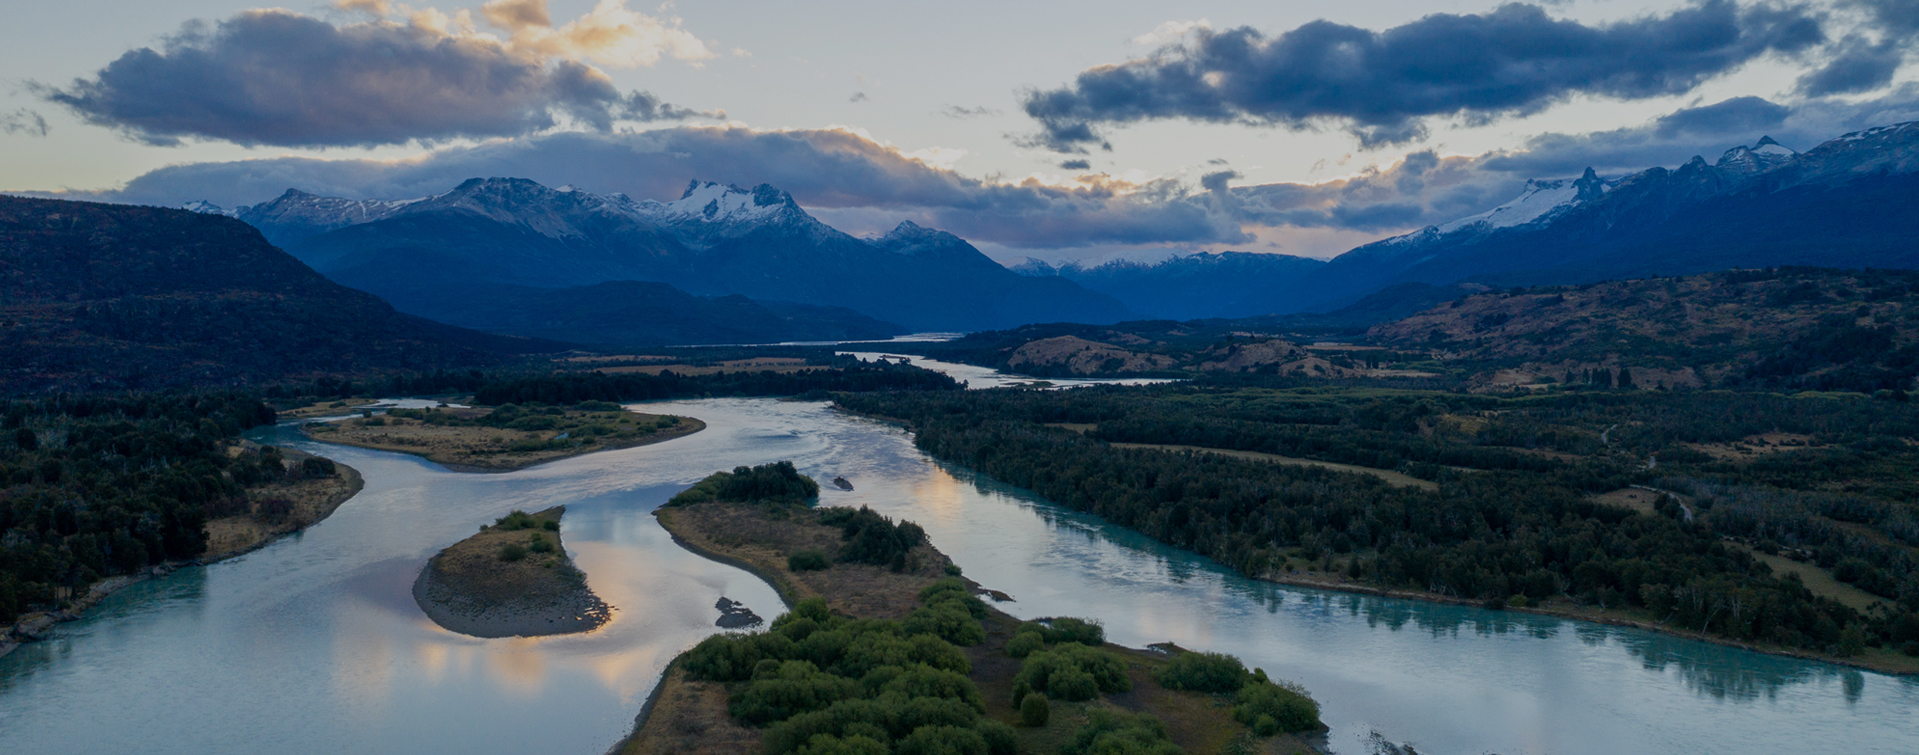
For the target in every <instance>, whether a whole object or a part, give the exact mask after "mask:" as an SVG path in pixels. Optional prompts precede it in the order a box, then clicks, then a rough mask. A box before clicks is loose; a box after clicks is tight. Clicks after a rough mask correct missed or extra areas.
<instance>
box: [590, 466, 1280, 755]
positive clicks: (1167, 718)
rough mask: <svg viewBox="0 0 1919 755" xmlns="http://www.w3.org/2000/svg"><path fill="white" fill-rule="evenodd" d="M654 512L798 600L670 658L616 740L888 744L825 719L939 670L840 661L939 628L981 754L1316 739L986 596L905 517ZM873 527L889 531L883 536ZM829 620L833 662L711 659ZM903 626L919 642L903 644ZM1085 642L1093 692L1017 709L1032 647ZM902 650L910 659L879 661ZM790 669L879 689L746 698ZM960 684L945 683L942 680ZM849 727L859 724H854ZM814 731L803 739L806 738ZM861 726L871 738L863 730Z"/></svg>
mask: <svg viewBox="0 0 1919 755" xmlns="http://www.w3.org/2000/svg"><path fill="white" fill-rule="evenodd" d="M658 516H659V520H660V523H661V525H662V526H663V527H665V528H666V529H667V530H668V531H669V532H671V533H672V534H673V535H674V536H675V537H676V538H677V539H678V540H679V541H680V542H682V543H683V544H685V545H687V546H688V547H689V548H690V549H692V550H694V551H695V552H698V553H701V554H703V555H707V556H709V557H714V558H716V559H718V560H722V561H725V562H727V563H732V564H735V565H740V566H743V567H745V568H748V569H749V570H751V571H753V572H754V573H756V574H758V575H760V576H761V577H762V578H764V579H766V580H767V581H768V582H769V583H771V584H772V585H773V586H774V587H775V588H776V589H777V590H779V591H780V593H781V595H782V596H783V597H785V598H786V599H787V600H788V601H789V602H790V603H791V604H792V605H793V607H794V611H793V612H792V613H789V614H787V615H786V616H783V617H781V618H780V619H778V620H776V621H775V622H774V623H773V626H772V628H771V631H770V632H766V633H754V634H749V635H731V636H721V637H720V638H716V639H710V640H708V641H707V642H706V643H703V644H702V645H701V646H700V647H699V648H695V649H694V650H693V651H689V652H688V653H686V654H683V655H682V656H681V657H679V658H677V659H675V661H674V662H673V663H672V665H671V666H670V667H669V668H668V670H667V672H666V673H665V674H664V676H663V679H662V680H661V683H660V687H659V689H658V690H657V691H656V692H655V695H654V698H653V700H652V701H651V702H650V703H649V706H648V710H647V711H646V712H645V713H644V714H643V715H642V717H641V720H640V722H639V725H638V727H637V728H636V730H635V731H634V733H633V735H632V736H631V737H629V738H628V740H627V741H626V742H625V743H623V744H622V745H621V747H620V748H619V749H618V750H617V752H620V753H623V754H629V755H637V754H640V753H738V752H754V751H759V752H793V751H804V752H813V751H816V750H817V751H822V752H824V751H834V752H837V751H841V750H825V749H819V748H823V747H828V746H832V747H840V746H844V747H849V748H853V747H862V746H884V745H883V743H882V742H880V741H878V740H882V739H885V738H886V737H887V734H882V733H880V732H878V731H877V730H867V729H860V728H859V727H860V726H862V725H860V724H853V725H851V726H852V728H850V729H835V728H833V726H836V725H837V724H830V723H823V721H825V719H827V718H832V717H834V716H844V715H860V714H859V711H861V710H866V709H865V708H861V707H860V706H863V705H864V706H870V705H883V704H886V703H885V702H884V701H886V700H893V701H894V703H895V704H900V705H906V704H907V703H905V702H902V701H901V700H900V699H897V698H888V697H886V695H887V694H900V693H897V691H896V692H895V693H885V692H883V691H880V690H883V689H893V688H895V687H898V685H899V684H901V683H900V682H897V681H895V682H890V683H882V682H876V681H875V680H876V679H881V680H884V679H894V678H895V676H896V675H898V676H905V675H911V674H924V675H927V678H928V679H931V678H934V677H938V676H939V674H938V673H936V672H935V671H934V670H923V671H911V672H909V671H901V670H897V669H896V670H891V671H888V670H886V669H884V668H872V669H868V668H867V667H866V666H868V665H871V664H870V663H868V664H866V665H862V664H861V663H860V662H857V661H854V660H849V659H851V658H854V657H856V656H857V657H865V656H863V655H861V653H863V652H866V651H861V650H858V649H857V648H859V647H861V643H862V642H874V643H879V644H880V645H882V646H885V645H888V643H892V644H894V645H898V646H899V647H906V646H907V645H908V644H912V643H920V645H913V646H914V647H920V646H921V645H924V644H926V643H930V642H932V640H931V637H927V636H925V635H932V636H936V637H938V638H940V639H941V640H944V642H940V643H937V646H942V647H947V648H950V649H951V655H950V657H948V658H947V660H945V661H938V660H925V659H922V660H921V661H920V663H921V664H926V663H931V664H933V665H935V666H938V667H939V668H940V669H944V670H948V671H952V672H953V673H954V674H956V675H957V674H963V676H964V680H965V682H966V683H965V684H964V685H962V686H963V689H955V690H951V691H950V694H949V697H952V698H953V699H959V700H964V701H968V703H967V705H963V706H958V707H959V708H963V710H959V713H958V715H960V716H961V717H962V718H965V719H966V720H967V721H971V723H963V724H962V723H955V722H949V724H950V725H946V726H943V727H936V728H942V730H950V731H946V732H945V733H944V734H942V735H941V736H943V737H944V738H946V739H947V740H950V743H958V744H954V745H953V746H954V747H956V748H957V749H952V750H951V751H953V752H970V751H972V750H969V749H967V748H968V747H971V746H973V745H970V744H965V743H970V742H976V741H977V742H980V744H978V746H979V747H981V748H984V749H980V750H979V752H982V753H988V752H992V753H997V752H1003V751H1011V752H1022V753H1053V752H1082V751H1089V750H1088V749H1087V748H1088V747H1093V746H1094V745H1093V744H1092V742H1093V740H1095V739H1098V740H1099V741H1101V742H1108V743H1109V744H1110V743H1111V742H1116V741H1119V740H1121V739H1126V740H1127V741H1128V742H1129V743H1130V744H1128V745H1127V746H1128V747H1132V749H1124V750H1115V752H1129V753H1130V752H1172V751H1183V752H1205V753H1213V752H1244V753H1254V752H1270V753H1295V752H1311V751H1312V747H1311V745H1310V744H1309V743H1308V741H1307V740H1306V739H1303V738H1301V736H1300V735H1295V734H1277V735H1273V734H1272V732H1271V729H1267V732H1268V734H1269V735H1268V736H1259V734H1258V733H1257V732H1255V731H1254V728H1253V726H1251V725H1249V724H1251V723H1258V721H1256V720H1253V719H1254V717H1253V716H1246V718H1248V719H1249V720H1248V722H1246V723H1242V722H1241V721H1239V720H1236V719H1235V716H1234V708H1235V705H1236V703H1237V700H1236V698H1235V696H1234V693H1233V692H1231V691H1230V690H1228V691H1224V692H1220V691H1194V690H1182V689H1174V688H1170V687H1169V686H1167V685H1166V684H1163V683H1162V679H1166V678H1168V674H1169V673H1170V672H1169V671H1168V667H1169V666H1172V665H1175V664H1176V663H1180V662H1179V661H1176V660H1175V659H1176V657H1177V656H1178V654H1179V651H1177V650H1173V651H1172V652H1170V653H1169V652H1159V651H1152V650H1138V649H1131V648H1124V647H1120V646H1117V645H1113V644H1110V643H1105V642H1104V640H1103V632H1101V631H1100V630H1099V628H1098V627H1097V625H1091V624H1085V623H1082V622H1077V621H1074V620H1070V619H1062V620H1055V621H1053V622H1052V623H1051V624H1041V623H1035V622H1021V621H1020V620H1019V619H1017V618H1014V617H1013V616H1011V615H1009V614H1006V613H1005V612H1003V611H1000V610H997V609H995V608H993V607H992V606H990V605H987V604H986V603H984V602H982V601H981V600H979V598H978V597H977V596H978V595H980V594H984V593H985V591H983V590H982V589H981V588H980V586H979V585H977V584H975V583H972V582H971V581H968V580H964V579H963V578H961V577H959V576H957V575H958V571H959V570H958V569H957V568H956V567H954V566H952V564H951V561H950V560H949V559H948V558H946V557H945V556H944V555H943V554H941V553H940V552H939V551H938V550H937V549H936V548H934V547H933V546H932V544H931V543H928V542H925V540H924V537H923V533H919V531H918V528H917V527H916V526H914V525H912V524H911V523H910V522H899V523H893V522H888V521H885V520H883V519H882V518H880V517H878V516H877V515H874V514H871V513H870V512H863V513H862V512H850V511H849V510H846V509H818V508H812V507H809V506H808V505H806V504H804V503H794V502H784V503H782V502H773V503H767V502H753V503H745V502H740V501H737V500H733V501H729V500H722V499H708V500H694V501H683V502H681V503H680V504H679V505H669V506H667V507H664V508H662V509H661V510H660V511H659V512H658ZM878 522H884V524H879V523H878ZM876 533H877V534H876ZM888 538H890V540H889V539H888ZM882 541H885V542H890V543H892V545H891V546H884V545H876V543H880V542H882ZM888 547H890V548H891V550H890V551H889V550H888ZM968 627H972V628H968ZM816 632H818V633H824V634H821V635H818V636H821V637H822V639H819V640H808V639H805V638H806V637H810V636H815V634H814V633H816ZM835 632H841V633H847V636H848V637H850V638H851V639H850V643H851V644H849V645H848V646H847V648H848V649H847V650H845V651H844V652H843V653H841V654H839V655H836V656H835V657H837V658H838V659H839V660H837V661H831V662H828V661H826V660H825V659H824V658H822V657H812V658H813V660H811V661H807V660H790V659H789V660H785V661H774V660H765V659H762V660H760V661H758V662H757V664H750V665H751V666H752V667H751V668H750V669H748V668H734V669H733V671H731V672H727V671H723V670H719V671H716V670H715V669H716V667H715V665H714V659H715V658H718V657H721V656H725V655H726V654H729V653H734V652H737V651H739V650H740V649H741V648H745V647H747V646H748V645H751V644H752V643H759V642H771V643H774V644H778V643H781V642H785V640H782V639H779V638H780V637H791V636H802V639H801V640H800V641H799V642H800V643H801V644H802V645H804V644H807V643H813V644H818V643H820V642H828V643H829V644H830V643H834V642H838V641H839V640H826V639H823V638H824V637H825V636H828V635H832V633H835ZM871 638H877V639H871ZM908 639H911V640H912V643H906V642H905V641H906V640H908ZM893 652H902V653H913V652H919V651H908V650H898V651H893ZM927 652H929V653H931V656H930V657H932V658H937V657H944V656H941V653H943V652H945V651H937V652H936V651H927ZM1049 654H1051V655H1049ZM1079 656H1084V659H1091V660H1090V661H1087V662H1089V663H1094V664H1095V665H1097V666H1098V667H1100V668H1103V669H1106V676H1104V677H1102V678H1101V681H1100V682H1099V684H1100V690H1099V691H1098V692H1092V691H1091V690H1084V691H1081V692H1079V693H1074V692H1072V691H1071V690H1069V689H1068V686H1069V685H1068V683H1067V682H1065V681H1056V682H1055V686H1054V687H1053V688H1052V689H1051V691H1049V692H1044V693H1042V694H1043V696H1044V697H1047V698H1050V699H1049V700H1048V701H1047V703H1046V704H1045V706H1043V707H1046V708H1047V711H1048V713H1047V715H1046V716H1045V720H1044V722H1035V721H1034V720H1033V719H1030V718H1024V717H1023V715H1022V711H1021V709H1020V707H1019V705H1018V703H1019V702H1023V701H1024V698H1025V696H1026V695H1027V694H1032V693H1033V690H1032V689H1030V688H1031V687H1032V680H1035V679H1045V678H1048V677H1046V676H1045V675H1043V674H1042V675H1039V676H1035V674H1036V672H1035V671H1033V670H1031V669H1033V668H1034V665H1033V664H1034V663H1036V662H1037V663H1042V664H1043V663H1046V662H1047V661H1044V660H1036V659H1043V658H1048V657H1051V658H1054V659H1055V661H1057V660H1058V659H1060V658H1067V657H1079ZM726 657H732V656H726ZM809 657H811V656H809ZM887 657H892V656H887ZM914 657H918V656H914ZM1193 657H1194V658H1195V659H1197V658H1201V657H1202V656H1199V655H1197V654H1195V655H1194V656H1193ZM1205 658H1207V659H1209V660H1210V659H1213V658H1214V657H1211V656H1205ZM1084 659H1082V660H1084ZM1227 660H1229V661H1230V659H1227ZM816 661H817V662H818V665H815V662H816ZM896 662H905V661H888V662H887V663H896ZM874 663H878V662H877V661H875V662H874ZM905 663H907V666H908V667H912V668H917V667H918V666H915V665H914V664H913V663H911V662H905ZM769 664H770V665H769ZM1230 665H1231V667H1232V668H1234V669H1238V671H1237V672H1236V673H1238V674H1240V675H1241V676H1243V677H1247V678H1246V684H1247V687H1248V688H1251V687H1254V686H1256V683H1254V682H1253V681H1252V678H1251V677H1250V676H1249V675H1247V674H1246V672H1244V670H1243V669H1240V668H1239V666H1238V662H1237V661H1230ZM1060 673H1066V674H1068V675H1071V674H1072V673H1074V672H1055V675H1054V676H1053V677H1051V678H1053V679H1056V680H1059V679H1064V678H1066V677H1064V676H1059V674H1060ZM729 674H730V675H729ZM834 674H838V676H833V675H834ZM786 677H792V678H793V679H799V678H801V677H804V678H805V681H803V682H796V683H799V684H804V685H813V688H817V689H827V688H833V689H839V688H842V687H845V688H846V689H848V690H850V689H852V687H858V686H860V685H861V684H865V685H868V686H869V687H871V688H872V689H873V690H875V692H874V694H873V695H862V694H860V693H852V692H847V693H844V694H850V695H852V697H847V698H842V702H839V703H836V704H834V705H831V706H829V705H824V704H821V705H812V706H808V705H804V704H801V705H798V706H797V707H798V708H799V709H804V710H797V709H796V710H788V711H782V712H779V713H768V712H767V711H766V710H764V709H762V708H759V707H755V706H756V703H754V702H753V701H757V700H763V699H767V698H766V695H768V694H770V691H771V690H781V691H780V692H779V694H780V695H786V694H787V693H788V692H790V691H791V689H790V688H791V685H788V684H787V681H790V680H786ZM829 677H831V678H829ZM1121 677H1123V681H1121ZM949 678H950V677H949ZM836 679H837V680H841V681H835V680H836ZM1259 679H1260V680H1262V681H1260V682H1258V683H1257V684H1264V682H1263V675H1261V676H1260V677H1259ZM926 683H927V684H931V682H926ZM954 683H955V682H952V681H949V682H947V684H948V686H949V687H950V686H951V685H952V684H954ZM1086 683H1088V684H1091V683H1092V682H1090V681H1089V682H1086ZM875 684H879V685H880V686H878V687H874V686H873V685H875ZM888 684H891V686H887V685H888ZM1237 684H1238V682H1237V681H1235V682H1233V683H1232V684H1228V685H1226V686H1227V687H1231V688H1233V689H1238V688H1239V687H1238V686H1237ZM846 685H852V687H846ZM934 686H938V685H934ZM1175 686H1178V685H1177V683H1176V684H1175ZM1089 693H1090V694H1089ZM856 698H857V699H856ZM782 699H784V698H782ZM867 700H872V701H874V702H871V703H869V702H867ZM927 705H931V703H927ZM909 707H910V706H909ZM935 707H937V706H935ZM807 710H811V711H812V712H806V711H807ZM848 711H851V712H848ZM968 711H971V712H970V713H969V712H968ZM789 713H790V714H791V715H788V714H789ZM925 715H932V714H925ZM1315 717H1316V714H1315ZM889 720H891V721H894V722H895V725H894V727H893V728H894V730H893V731H892V732H891V734H892V736H893V739H892V740H890V741H892V744H891V745H890V746H891V748H892V750H891V751H893V752H908V751H914V752H917V751H918V749H916V748H918V747H920V746H921V745H920V744H916V743H917V742H919V741H920V740H919V739H915V738H916V737H920V738H922V739H923V738H924V737H922V735H920V734H919V733H918V731H916V730H915V731H912V732H910V733H909V732H908V731H907V729H910V728H911V727H910V726H909V725H906V724H899V723H898V719H897V718H895V719H889ZM1315 723H1316V722H1315ZM807 727H814V728H813V729H809V728H807ZM819 727H825V728H819ZM1102 727H1104V728H1102ZM1129 727H1130V728H1129ZM829 729H830V730H831V731H830V732H829V731H828V730H829ZM854 730H859V731H865V732H866V734H855V733H853V732H854ZM962 730H963V731H962ZM809 731H811V732H812V736H811V738H808V737H807V736H806V735H807V733H808V732H809ZM973 732H978V735H977V736H976V735H975V734H974V733H973ZM1310 733H1311V732H1308V734H1310ZM868 735H870V736H872V737H874V738H875V741H872V742H865V741H861V740H862V737H865V736H868ZM1002 736H1003V737H1006V739H1004V741H1002V740H999V739H995V737H1002ZM982 737H983V738H982ZM1102 737H1104V739H1100V738H1102ZM1128 738H1131V739H1128ZM1133 740H1137V741H1133ZM796 743H797V745H796ZM1135 745H1136V746H1135ZM796 746H798V749H795V747H796ZM1007 748H1011V749H1010V750H1009V749H1007ZM1169 748H1170V749H1169ZM844 751H847V752H855V751H860V750H858V749H847V750H844ZM877 751H885V750H877ZM941 751H947V750H941Z"/></svg>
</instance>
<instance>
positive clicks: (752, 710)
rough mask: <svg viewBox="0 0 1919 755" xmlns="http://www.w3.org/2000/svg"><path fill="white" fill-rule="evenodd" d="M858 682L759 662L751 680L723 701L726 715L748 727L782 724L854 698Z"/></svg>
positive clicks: (797, 665) (789, 664)
mask: <svg viewBox="0 0 1919 755" xmlns="http://www.w3.org/2000/svg"><path fill="white" fill-rule="evenodd" d="M859 693H860V684H859V682H856V681H853V680H852V679H846V678H843V677H838V676H834V675H832V674H828V673H825V672H822V671H820V670H819V667H817V666H814V665H813V664H812V663H809V662H807V661H784V662H782V661H775V660H772V659H766V660H762V661H760V662H759V663H757V664H754V670H753V680H752V682H750V683H749V684H747V686H746V687H745V688H744V689H741V690H739V691H738V692H735V693H733V695H732V697H731V698H729V699H728V700H727V706H726V709H727V712H728V713H731V714H732V715H733V717H734V718H737V719H739V720H740V722H741V723H745V724H747V725H749V726H764V725H766V724H770V723H773V722H776V721H784V720H786V719H788V718H791V717H793V716H794V715H795V714H798V713H804V712H807V711H814V710H820V709H822V708H825V707H827V706H829V705H832V704H833V703H836V702H839V701H841V700H848V699H852V698H855V697H858V696H859Z"/></svg>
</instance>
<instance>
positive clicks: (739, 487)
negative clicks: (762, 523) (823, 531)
mask: <svg viewBox="0 0 1919 755" xmlns="http://www.w3.org/2000/svg"><path fill="white" fill-rule="evenodd" d="M819 494H820V484H819V483H817V482H814V481H813V478H811V477H807V476H804V475H802V474H800V473H799V470H798V469H796V468H794V466H793V462H790V461H780V462H774V463H772V464H761V465H759V466H757V467H734V468H733V471H731V472H714V473H713V474H710V475H707V477H706V479H704V480H701V481H699V482H698V483H696V484H694V486H693V487H690V488H687V489H686V490H684V491H681V492H680V494H679V495H676V496H673V499H672V500H669V501H667V502H666V505H668V506H684V505H687V504H689V503H699V502H701V501H742V502H758V501H776V502H786V503H803V502H805V501H807V500H810V499H813V498H817V497H819Z"/></svg>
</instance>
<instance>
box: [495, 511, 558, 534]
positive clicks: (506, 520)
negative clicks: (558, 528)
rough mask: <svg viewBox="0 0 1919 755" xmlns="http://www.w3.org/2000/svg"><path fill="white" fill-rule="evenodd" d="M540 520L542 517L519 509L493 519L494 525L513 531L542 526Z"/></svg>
mask: <svg viewBox="0 0 1919 755" xmlns="http://www.w3.org/2000/svg"><path fill="white" fill-rule="evenodd" d="M540 521H541V520H540V518H539V517H537V516H534V515H532V514H528V513H526V512H524V511H521V510H519V509H514V510H513V511H512V512H511V513H509V514H507V515H506V516H503V517H500V518H499V519H495V520H493V526H495V527H498V528H500V529H503V530H507V531H509V532H512V531H517V530H530V529H534V528H537V527H540V526H541V524H540ZM556 524H557V522H556Z"/></svg>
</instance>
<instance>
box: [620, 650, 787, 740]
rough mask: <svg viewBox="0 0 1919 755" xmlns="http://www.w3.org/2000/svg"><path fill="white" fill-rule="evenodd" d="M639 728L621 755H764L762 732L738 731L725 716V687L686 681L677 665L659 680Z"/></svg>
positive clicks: (754, 730)
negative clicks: (657, 687) (761, 741)
mask: <svg viewBox="0 0 1919 755" xmlns="http://www.w3.org/2000/svg"><path fill="white" fill-rule="evenodd" d="M640 718H641V721H642V722H643V723H642V724H641V726H640V728H639V729H638V730H636V731H634V732H633V735H632V736H631V737H628V738H627V740H626V742H624V743H622V744H621V746H620V748H619V752H620V753H621V755H750V754H754V753H758V752H759V751H760V730H759V729H752V728H748V727H745V726H741V725H739V724H738V723H737V722H735V721H734V720H733V717H732V716H729V715H727V713H726V685H724V684H720V683H718V682H701V681H694V680H692V679H688V678H686V672H685V671H684V670H682V669H681V668H680V667H679V665H678V664H675V665H673V666H669V667H668V668H667V670H666V674H665V675H663V676H662V677H661V678H660V686H659V689H657V690H655V691H654V692H653V699H652V700H650V701H648V704H647V709H646V711H645V712H643V713H641V714H640Z"/></svg>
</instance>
